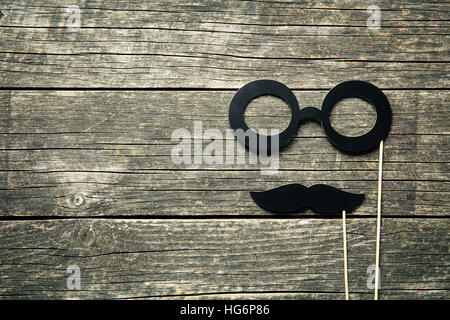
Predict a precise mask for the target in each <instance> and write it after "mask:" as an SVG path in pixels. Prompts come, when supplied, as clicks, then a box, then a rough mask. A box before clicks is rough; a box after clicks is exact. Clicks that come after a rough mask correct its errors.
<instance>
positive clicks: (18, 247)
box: [0, 0, 450, 299]
mask: <svg viewBox="0 0 450 320" xmlns="http://www.w3.org/2000/svg"><path fill="white" fill-rule="evenodd" d="M369 4H370V5H377V6H379V7H380V9H381V29H378V30H373V29H368V28H367V19H368V18H369V14H368V12H367V7H368V6H369ZM74 5H75V6H79V8H80V14H81V15H80V17H81V23H80V28H79V29H77V28H75V29H73V28H68V19H69V16H70V14H71V13H70V12H69V11H68V10H67V7H68V6H74ZM449 18H450V10H449V7H448V3H446V2H445V1H428V2H421V1H416V0H402V1H391V0H374V1H370V3H368V2H367V1H361V0H345V1H343V0H321V1H313V0H305V1H291V0H286V1H234V0H231V1H215V0H203V1H193V0H188V1H180V0H162V1H128V0H117V1H110V0H89V1H81V0H46V1H40V2H36V1H32V0H14V1H13V0H0V299H11V298H19V299H24V298H30V299H51V298H61V299H70V298H75V299H76V298H90V299H102V298H117V299H129V298H139V299H343V298H344V292H343V288H344V285H343V261H342V257H343V254H342V231H341V220H340V219H339V217H335V216H329V217H327V219H325V218H324V216H321V217H320V218H319V216H318V215H315V214H314V213H313V212H310V211H305V212H303V213H302V214H303V215H304V217H301V216H298V215H293V216H292V217H291V218H289V219H288V218H287V217H283V218H282V219H276V216H275V215H272V214H269V213H267V212H265V211H264V210H262V209H260V208H259V207H257V206H256V205H255V204H254V203H253V201H252V200H251V199H250V196H249V193H248V191H250V190H264V189H269V188H272V187H276V186H279V185H282V184H286V183H291V182H300V183H303V184H305V185H307V186H310V185H312V184H316V183H326V184H330V185H333V186H336V187H339V188H341V189H344V190H347V191H350V192H364V193H365V194H366V200H365V202H364V204H363V205H362V206H361V207H360V208H358V209H357V210H356V212H355V214H356V215H357V216H356V217H355V216H354V215H351V214H349V215H348V220H347V223H348V226H347V229H348V244H349V268H350V269H349V280H350V291H351V298H352V299H372V298H373V290H371V289H368V288H367V278H368V276H369V275H368V273H367V267H368V266H370V265H373V264H374V262H375V234H376V232H375V219H374V215H375V214H376V196H377V178H378V175H377V170H378V152H377V151H374V152H372V153H369V154H367V155H363V156H349V155H345V154H342V153H341V152H340V151H338V150H337V149H335V148H334V147H332V146H331V144H330V143H329V142H328V140H327V139H326V137H325V136H324V134H323V131H322V129H321V128H320V126H318V125H317V124H315V123H305V124H302V126H301V128H300V129H299V130H298V132H297V134H296V135H295V137H294V138H293V139H292V141H291V142H290V144H289V145H288V146H287V147H286V148H285V149H284V150H283V152H282V153H281V156H280V170H279V172H278V174H276V175H271V176H267V175H261V172H260V169H261V167H263V166H261V165H257V164H249V163H248V161H246V162H245V164H206V163H203V164H201V165H199V164H188V165H175V164H174V163H173V162H172V160H171V151H172V149H173V147H174V146H175V145H176V144H177V142H175V141H172V140H171V135H172V132H173V131H174V130H175V129H177V128H186V129H188V130H189V131H191V132H192V130H193V125H194V121H202V124H203V129H204V130H206V129H219V130H220V131H221V132H224V130H226V129H228V128H229V125H228V104H229V102H230V100H231V98H232V96H233V94H234V92H235V90H236V89H238V88H240V87H241V86H243V85H244V84H246V83H247V82H249V81H253V80H256V79H262V78H270V79H275V80H278V81H281V82H283V83H284V84H286V85H287V86H289V87H290V88H291V89H293V90H295V91H294V92H295V94H296V96H297V98H298V100H299V104H300V106H301V107H304V106H315V107H320V106H321V103H322V101H323V98H324V97H325V95H326V93H327V91H328V90H329V89H330V88H332V87H333V86H335V85H336V84H338V83H340V82H342V81H346V80H356V79H359V80H366V81H369V82H371V83H373V84H375V85H377V86H378V87H380V88H381V89H382V90H383V91H384V92H385V94H386V95H387V97H388V99H389V101H390V103H391V107H392V111H393V124H392V129H391V132H390V134H389V136H388V138H387V140H386V141H385V150H384V170H383V171H384V172H383V178H384V179H383V198H382V207H383V209H382V212H383V216H384V217H385V218H384V219H383V225H382V237H381V241H382V242H381V279H382V282H381V292H380V297H381V298H382V299H449V298H450V295H449V292H450V285H449V277H448V271H449V261H450V260H449V243H450V242H449V230H450V228H449V220H448V217H449V216H450V210H449V208H450V206H449V203H450V201H449V200H450V199H449V195H450V179H449V163H450V159H449V156H450V139H449V136H450V131H449V126H448V123H449V122H450V113H449V108H448V101H449V90H448V89H449V63H448V62H449V59H448V57H449V55H448V53H449V37H450V32H449V30H450V19H449ZM289 117H290V114H289V111H288V108H287V107H286V105H284V104H283V103H282V102H280V101H279V100H277V99H275V98H268V97H262V98H259V99H256V100H255V101H253V102H252V103H251V104H250V106H249V108H248V110H247V112H246V121H247V122H248V123H249V124H250V126H251V127H252V128H272V127H276V128H278V129H283V128H284V127H285V126H286V125H287V123H288V122H289ZM374 120H375V115H374V113H373V111H372V110H371V109H370V108H368V106H367V104H365V103H361V101H358V100H356V99H346V100H345V101H343V102H342V103H339V104H338V105H337V106H336V108H335V109H334V114H333V116H332V122H333V125H334V126H335V127H336V128H337V130H338V131H339V132H341V133H344V134H347V135H359V134H361V133H363V132H365V131H368V129H369V128H370V127H371V125H372V124H373V122H374ZM230 140H231V141H232V142H235V139H234V138H231V139H229V140H228V139H226V138H224V139H222V140H221V139H219V141H222V142H223V143H225V142H230ZM189 141H190V142H191V143H194V142H195V141H198V139H194V138H191V139H190V140H189ZM206 144H207V143H206V142H205V143H204V145H205V146H206ZM219 154H220V152H219ZM246 155H248V153H246ZM250 217H252V218H251V219H250ZM194 218H195V219H194ZM225 218H226V219H225ZM301 218H302V219H301ZM73 264H76V265H79V266H80V267H81V270H82V287H81V290H79V291H71V290H68V289H67V287H66V280H67V277H68V276H69V274H67V273H66V270H67V267H68V266H70V265H73Z"/></svg>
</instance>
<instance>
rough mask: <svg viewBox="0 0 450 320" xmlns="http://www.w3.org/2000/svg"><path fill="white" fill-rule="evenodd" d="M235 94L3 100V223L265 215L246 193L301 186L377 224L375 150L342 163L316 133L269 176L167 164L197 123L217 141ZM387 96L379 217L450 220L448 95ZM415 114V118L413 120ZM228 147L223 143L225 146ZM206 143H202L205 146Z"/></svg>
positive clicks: (309, 132) (278, 117) (339, 117)
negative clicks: (345, 199) (323, 192)
mask: <svg viewBox="0 0 450 320" xmlns="http://www.w3.org/2000/svg"><path fill="white" fill-rule="evenodd" d="M295 93H296V95H297V97H298V100H299V101H300V104H301V105H302V106H306V105H314V106H320V104H321V101H322V100H323V97H324V95H325V94H326V91H297V92H295ZM233 94H234V92H226V91H207V92H205V91H196V92H191V91H187V92H184V91H174V92H172V91H166V92H164V91H154V92H153V91H125V92H122V91H120V92H117V91H114V92H111V91H11V92H4V94H3V96H4V99H8V101H10V103H9V107H8V108H9V109H8V110H7V111H3V112H4V114H5V117H6V118H7V121H6V122H7V123H9V127H8V128H5V129H4V130H6V131H3V132H2V134H1V137H2V141H3V145H2V146H1V149H0V155H2V156H3V158H5V159H7V161H5V162H3V163H0V169H1V171H0V177H2V180H1V181H3V184H2V185H1V189H0V199H2V204H3V206H2V207H1V208H0V213H1V214H2V215H3V216H5V215H6V216H9V215H15V216H17V215H19V216H21V215H40V216H53V215H57V216H80V215H82V216H97V215H148V216H154V215H223V214H226V215H253V214H267V212H266V211H264V210H262V209H260V208H258V207H257V206H256V205H255V204H254V203H253V201H252V199H251V198H250V195H249V193H248V191H252V190H265V189H269V188H273V187H276V186H279V185H282V184H287V183H293V182H300V183H302V184H305V185H308V186H309V185H312V184H315V183H326V184H331V185H334V186H336V187H339V188H342V189H345V190H348V191H350V192H356V193H365V194H366V196H367V200H366V201H365V203H364V205H363V206H362V207H361V208H359V209H358V210H357V211H356V212H355V213H356V214H367V215H374V214H375V208H376V196H377V178H378V158H377V156H378V153H377V151H375V152H372V153H370V154H368V155H364V156H356V157H355V156H351V155H344V154H342V153H341V152H340V151H339V150H336V149H335V148H334V147H333V146H332V145H331V144H330V143H329V141H328V140H327V138H326V136H325V135H324V133H323V131H322V129H321V128H320V126H319V125H317V124H315V123H305V124H302V125H301V126H300V129H299V131H298V132H297V135H296V136H295V137H294V139H293V140H292V141H291V143H290V144H289V146H288V147H287V148H286V149H285V150H283V151H282V152H281V155H280V169H279V171H278V173H277V174H274V175H271V176H268V175H262V174H261V170H260V169H261V168H266V167H267V165H261V164H251V163H249V159H248V152H244V154H245V157H246V159H245V163H244V164H238V163H236V162H234V164H226V163H223V164H217V163H214V164H207V163H202V164H193V163H192V164H174V163H173V161H172V158H171V152H172V150H173V148H174V147H175V145H177V144H178V140H175V141H172V140H171V136H172V132H173V131H174V130H175V129H178V128H186V129H187V130H189V131H190V132H191V133H192V139H190V140H189V141H191V142H192V145H193V143H194V141H193V139H194V136H193V134H194V133H193V130H194V128H193V127H194V121H202V125H203V130H208V129H213V128H216V129H219V130H220V131H221V132H222V134H223V135H224V136H225V132H226V130H227V129H228V128H229V124H228V103H229V101H230V100H231V98H232V96H233ZM387 95H388V97H389V99H390V101H391V105H392V109H393V114H394V116H393V126H392V130H391V133H390V136H389V137H388V139H387V140H386V142H385V165H384V183H383V186H384V193H383V213H384V214H387V215H405V214H408V215H410V214H416V215H423V214H431V215H449V213H450V210H449V194H450V183H449V182H450V180H449V151H450V139H449V131H448V122H449V119H450V113H449V112H448V109H444V110H442V108H441V106H442V105H444V104H445V101H446V100H448V92H447V91H428V90H419V91H409V90H408V91H398V90H392V91H387ZM275 102H276V101H275ZM275 102H274V99H263V98H261V99H259V100H258V103H257V104H256V107H255V108H253V107H252V108H251V110H250V111H251V112H249V114H248V115H247V113H246V118H247V119H249V122H253V123H256V124H258V125H259V126H260V128H271V127H274V126H276V125H279V123H283V122H284V123H286V122H288V121H289V118H290V114H289V112H284V109H283V108H285V107H284V106H283V104H280V103H279V102H276V103H278V105H279V106H280V108H279V110H278V109H277V110H273V109H274V107H273V106H274V103H275ZM362 106H363V105H361V102H360V101H358V100H351V101H349V103H347V104H345V105H343V106H342V107H340V108H339V113H335V114H334V115H333V117H332V118H333V119H334V121H335V122H336V123H337V124H338V126H339V127H342V128H345V130H346V131H344V132H349V133H350V134H351V133H353V132H354V131H358V130H361V129H364V128H366V127H367V125H366V124H367V123H366V122H367V121H366V120H367V118H371V115H370V114H369V113H367V109H366V108H364V107H362ZM413 108H414V110H415V112H411V111H410V110H411V109H413ZM285 109H287V108H285ZM370 109H371V108H370V107H369V112H370ZM271 113H272V115H271ZM273 113H274V114H275V115H273ZM257 114H262V115H263V116H257ZM264 115H267V116H264ZM269 115H270V116H269ZM255 120H257V121H255ZM286 120H287V121H286ZM369 124H370V125H371V123H369ZM368 128H370V126H368ZM280 129H283V128H280ZM366 129H367V128H366ZM224 138H226V137H224ZM234 140H235V139H234V138H231V142H232V143H235V141H234ZM225 142H226V141H225V140H219V143H220V144H221V145H222V146H223V148H224V150H223V152H222V153H221V152H220V151H219V152H218V154H219V155H220V158H221V159H223V156H222V155H223V153H224V152H225V150H226V146H225ZM209 143H210V141H205V142H203V145H204V147H206V146H207V145H208V144H209ZM236 144H237V143H236ZM191 150H193V149H192V147H191ZM223 161H224V162H225V159H224V160H223ZM234 161H237V160H236V158H235V159H234ZM78 195H80V196H82V197H84V199H85V201H83V202H82V203H81V205H75V204H74V203H73V200H74V197H76V196H78ZM307 213H308V214H313V213H312V212H307Z"/></svg>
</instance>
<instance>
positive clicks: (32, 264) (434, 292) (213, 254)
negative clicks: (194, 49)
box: [0, 219, 450, 299]
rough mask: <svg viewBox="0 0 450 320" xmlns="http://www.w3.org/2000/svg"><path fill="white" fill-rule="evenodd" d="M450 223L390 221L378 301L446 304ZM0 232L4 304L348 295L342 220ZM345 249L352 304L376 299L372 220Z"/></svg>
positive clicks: (85, 224)
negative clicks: (75, 271) (72, 279)
mask: <svg viewBox="0 0 450 320" xmlns="http://www.w3.org/2000/svg"><path fill="white" fill-rule="evenodd" d="M448 223H449V222H448V220H447V219H419V220H417V219H384V220H383V234H382V239H383V240H382V248H383V249H382V255H381V263H382V272H381V279H382V280H381V298H383V299H390V298H398V297H401V298H423V299H431V298H434V299H437V298H449V293H450V287H449V283H448V278H447V276H446V272H447V271H448V268H449V247H448V244H449V235H448V232H447V230H448V227H449V225H448ZM0 229H1V232H0V244H1V245H0V253H1V255H0V256H1V257H2V260H1V264H0V274H1V280H2V281H1V282H0V295H1V296H2V297H3V298H14V297H16V296H17V295H19V296H21V297H26V298H33V299H38V298H43V299H48V298H94V299H95V298H122V299H123V298H132V297H133V298H166V297H172V298H199V297H202V298H203V297H210V298H222V297H228V298H239V297H242V296H244V297H246V298H247V294H249V296H250V297H252V296H253V297H256V298H261V297H264V295H267V294H270V296H271V297H272V296H273V297H275V298H276V297H280V298H286V297H290V298H306V297H307V298H331V299H342V298H343V295H344V293H343V271H342V263H343V262H342V232H341V221H340V220H339V219H334V220H326V219H281V220H280V219H252V220H249V219H243V220H242V219H226V220H223V219H222V220H220V219H219V220H214V221H211V220H190V219H186V220H176V219H175V220H152V221H142V220H115V219H108V220H103V219H82V220H79V219H70V220H58V221H14V222H0ZM425 235H426V236H425ZM424 239H426V240H424ZM348 240H349V241H348V245H349V251H348V252H349V256H348V257H349V279H350V283H349V284H350V292H351V293H350V294H351V298H352V299H361V298H370V297H371V295H372V294H373V292H372V290H370V289H368V288H367V278H368V276H369V275H368V274H367V268H368V266H370V265H372V264H373V263H374V252H375V220H374V219H349V220H348ZM70 265H78V266H79V267H80V269H81V290H79V291H76V290H75V291H71V290H68V289H67V287H66V279H67V277H68V276H69V275H68V274H67V273H66V269H67V267H68V266H70Z"/></svg>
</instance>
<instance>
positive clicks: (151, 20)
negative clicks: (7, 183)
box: [0, 0, 450, 89]
mask: <svg viewBox="0 0 450 320" xmlns="http://www.w3.org/2000/svg"><path fill="white" fill-rule="evenodd" d="M371 4H373V5H378V6H379V7H380V9H381V10H382V16H381V17H382V28H381V29H378V30H374V29H368V28H367V19H368V18H369V15H368V13H367V10H366V9H367V6H368V4H367V3H366V2H363V1H346V2H345V3H343V1H330V2H324V1H322V2H320V3H319V4H318V3H316V2H315V1H305V2H303V1H302V2H301V3H299V2H272V1H268V2H261V1H245V2H243V1H225V2H222V1H201V2H199V1H193V2H186V1H159V2H157V3H155V2H151V3H150V2H143V3H136V2H132V3H129V2H128V1H89V2H88V3H85V2H81V1H80V2H77V1H72V0H70V1H46V2H45V4H39V5H38V4H36V3H35V2H34V1H31V0H27V1H2V2H1V7H2V12H3V14H4V16H3V17H2V18H1V19H0V30H1V33H0V43H2V49H1V52H0V69H1V70H2V72H1V74H0V81H1V83H2V86H3V87H18V86H20V87H23V86H25V87H82V88H86V87H101V88H111V87H114V88H115V87H128V88H135V87H144V88H168V87H171V88H173V87H175V88H180V87H183V88H239V87H240V86H242V85H243V84H244V83H246V82H248V81H251V80H254V79H261V78H276V79H277V80H280V81H282V82H283V83H285V84H286V85H288V86H289V87H291V88H298V89H300V88H324V89H329V88H330V87H331V86H333V85H335V84H336V81H338V82H340V81H344V80H349V79H360V80H369V81H371V80H373V79H377V82H378V83H379V85H380V86H381V87H383V88H448V80H449V78H448V71H449V70H448V64H447V62H448V50H449V46H448V44H449V41H448V40H449V32H448V31H449V24H450V23H449V19H448V18H449V11H448V7H447V6H446V4H445V3H440V2H434V3H432V4H424V3H418V2H416V1H402V2H401V3H397V4H392V3H391V1H372V2H371ZM73 5H78V6H79V7H80V13H81V23H80V29H75V30H74V29H70V28H67V26H68V23H67V21H68V18H69V16H70V12H68V11H67V6H73Z"/></svg>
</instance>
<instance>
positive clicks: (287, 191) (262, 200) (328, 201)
mask: <svg viewBox="0 0 450 320" xmlns="http://www.w3.org/2000/svg"><path fill="white" fill-rule="evenodd" d="M250 195H251V196H252V198H253V200H254V201H255V202H256V203H257V204H258V205H259V206H260V207H262V208H264V209H266V210H269V211H272V212H279V213H291V212H299V211H302V210H303V209H306V208H309V209H312V210H314V211H316V212H319V213H339V212H342V210H345V211H346V212H351V211H353V210H354V209H355V208H356V207H358V206H359V205H360V204H361V203H362V202H363V200H364V194H356V193H350V192H345V191H342V190H339V189H337V188H335V187H332V186H328V185H325V184H315V185H313V186H311V187H309V188H307V187H305V186H304V185H302V184H299V183H293V184H287V185H284V186H281V187H277V188H274V189H270V190H267V191H260V192H258V191H253V192H250Z"/></svg>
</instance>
